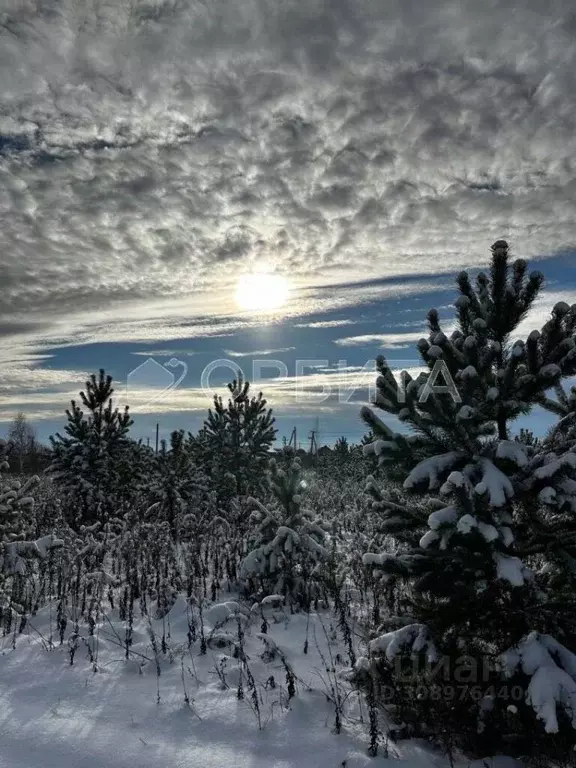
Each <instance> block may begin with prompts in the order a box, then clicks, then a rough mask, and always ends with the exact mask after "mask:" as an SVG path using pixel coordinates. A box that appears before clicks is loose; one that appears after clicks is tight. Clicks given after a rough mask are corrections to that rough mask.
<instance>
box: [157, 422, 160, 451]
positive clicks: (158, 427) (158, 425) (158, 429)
mask: <svg viewBox="0 0 576 768" xmlns="http://www.w3.org/2000/svg"><path fill="white" fill-rule="evenodd" d="M159 431H160V424H158V423H156V453H158V433H159Z"/></svg>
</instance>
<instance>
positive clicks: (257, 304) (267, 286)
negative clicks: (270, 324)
mask: <svg viewBox="0 0 576 768" xmlns="http://www.w3.org/2000/svg"><path fill="white" fill-rule="evenodd" d="M289 293H290V287H289V284H288V280H286V278H285V277H282V276H281V275H273V274H268V273H254V274H250V275H243V276H242V277H241V278H240V280H239V281H238V285H237V286H236V303H237V304H238V306H239V307H240V308H241V309H246V310H254V311H260V312H261V311H265V310H273V309H279V308H280V307H282V306H283V305H284V304H285V303H286V300H287V299H288V294H289Z"/></svg>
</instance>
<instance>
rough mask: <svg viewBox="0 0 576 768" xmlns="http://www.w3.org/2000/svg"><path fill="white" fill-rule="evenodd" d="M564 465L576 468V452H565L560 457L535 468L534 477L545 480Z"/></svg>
mask: <svg viewBox="0 0 576 768" xmlns="http://www.w3.org/2000/svg"><path fill="white" fill-rule="evenodd" d="M564 467H567V468H568V469H576V453H565V454H564V455H563V456H560V458H558V459H552V460H551V461H549V462H548V463H547V464H544V466H542V467H538V469H536V470H534V477H536V478H537V479H538V480H543V479H544V478H547V477H552V476H553V475H555V474H556V472H558V471H560V470H561V469H563V468H564Z"/></svg>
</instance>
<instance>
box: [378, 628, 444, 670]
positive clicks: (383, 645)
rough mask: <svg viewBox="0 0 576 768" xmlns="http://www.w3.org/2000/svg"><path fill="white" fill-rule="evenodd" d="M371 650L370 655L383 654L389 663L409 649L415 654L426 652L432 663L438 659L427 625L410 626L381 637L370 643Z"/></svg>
mask: <svg viewBox="0 0 576 768" xmlns="http://www.w3.org/2000/svg"><path fill="white" fill-rule="evenodd" d="M369 649H370V653H383V654H384V655H385V657H386V659H387V660H388V661H393V660H394V659H395V658H396V656H397V655H398V654H399V653H402V652H403V651H405V650H407V649H408V650H411V651H413V652H414V653H419V652H420V651H426V658H427V660H428V661H430V662H434V661H437V659H438V652H437V650H436V647H435V645H434V643H433V642H432V640H431V639H430V637H429V633H428V627H426V625H425V624H408V625H407V626H405V627H401V628H400V629H395V630H393V631H392V632H387V633H386V634H384V635H380V637H377V638H375V639H374V640H371V641H370V644H369Z"/></svg>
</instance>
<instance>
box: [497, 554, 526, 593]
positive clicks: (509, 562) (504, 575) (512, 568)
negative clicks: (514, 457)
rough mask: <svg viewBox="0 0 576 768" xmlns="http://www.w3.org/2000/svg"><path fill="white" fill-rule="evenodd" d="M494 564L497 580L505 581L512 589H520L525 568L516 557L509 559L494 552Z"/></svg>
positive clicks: (523, 579)
mask: <svg viewBox="0 0 576 768" xmlns="http://www.w3.org/2000/svg"><path fill="white" fill-rule="evenodd" d="M494 562H495V563H496V573H497V574H498V578H499V579H505V580H506V581H508V582H510V584H512V586H513V587H521V586H522V585H523V584H524V583H525V577H526V567H525V566H524V563H523V562H522V560H520V559H519V558H518V557H509V556H508V555H503V554H502V553H501V552H495V553H494Z"/></svg>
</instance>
